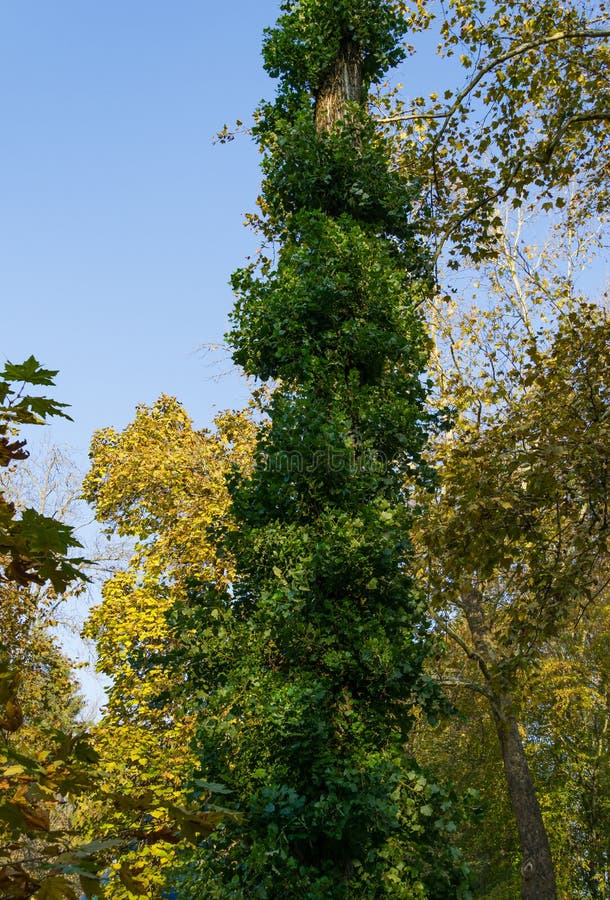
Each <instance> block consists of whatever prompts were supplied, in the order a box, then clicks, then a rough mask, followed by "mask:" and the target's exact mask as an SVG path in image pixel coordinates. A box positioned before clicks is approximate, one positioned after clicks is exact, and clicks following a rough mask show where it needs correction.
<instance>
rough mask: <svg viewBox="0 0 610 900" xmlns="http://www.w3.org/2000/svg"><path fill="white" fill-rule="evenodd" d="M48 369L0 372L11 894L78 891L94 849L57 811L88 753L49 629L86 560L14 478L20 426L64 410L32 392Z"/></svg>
mask: <svg viewBox="0 0 610 900" xmlns="http://www.w3.org/2000/svg"><path fill="white" fill-rule="evenodd" d="M55 374H56V372H54V371H51V370H48V369H44V368H42V367H41V366H40V365H39V363H38V362H37V361H36V360H35V359H34V358H33V357H30V359H28V360H26V362H25V363H23V364H21V365H13V364H11V363H7V364H6V366H5V368H4V370H3V372H2V373H0V464H1V465H2V466H3V467H4V468H5V469H6V472H5V473H3V476H2V482H1V487H2V491H1V494H0V629H1V632H2V649H1V653H0V891H1V892H2V895H3V896H5V897H12V898H15V900H20V898H28V897H31V896H34V895H35V896H38V897H46V898H48V900H54V898H62V897H64V898H76V897H77V894H76V890H75V888H76V885H75V882H74V879H75V877H77V876H78V875H82V876H83V877H84V878H88V877H91V878H93V876H94V875H95V872H96V870H97V860H96V858H95V853H96V851H97V850H99V849H100V847H99V845H94V846H91V845H89V846H86V845H85V844H84V843H83V842H82V841H79V835H78V834H76V833H75V832H74V831H73V829H72V827H71V822H70V820H69V817H67V816H66V815H65V808H66V807H67V806H68V805H69V804H70V803H71V802H72V801H73V799H74V798H76V797H78V796H79V795H80V794H82V793H83V792H84V791H87V790H89V789H90V788H91V785H92V781H93V772H92V766H93V764H94V763H95V754H94V752H93V750H92V749H91V747H90V746H89V744H88V743H87V740H86V735H84V734H82V733H79V732H82V728H80V729H79V728H78V723H77V719H76V717H77V715H78V713H79V711H80V707H81V704H80V700H79V698H78V696H77V691H76V685H75V680H74V678H73V676H72V672H71V670H70V666H69V662H68V660H67V659H66V658H65V656H64V655H63V654H62V653H61V651H60V650H59V648H58V646H57V643H56V641H55V639H54V637H53V635H52V633H51V631H50V628H51V627H52V619H51V618H50V616H51V615H52V611H53V610H54V608H55V607H56V605H57V603H58V600H59V595H60V594H63V593H65V592H66V590H67V589H68V588H69V586H70V585H71V583H73V582H76V584H77V585H78V584H79V582H81V583H82V579H83V577H84V576H83V575H82V574H81V566H82V563H83V560H82V559H81V558H74V557H72V556H69V555H68V554H69V553H70V551H72V550H74V549H75V548H79V547H80V546H81V545H80V543H79V542H78V541H77V540H76V538H75V536H74V532H73V529H72V528H71V527H70V526H69V525H67V524H64V523H63V522H62V521H60V520H58V519H57V518H55V517H54V516H52V515H48V514H47V513H48V512H49V511H50V510H48V509H47V510H45V509H44V499H45V497H46V496H47V495H44V496H43V503H42V504H41V507H42V508H39V509H36V508H34V507H33V506H28V505H25V504H23V503H22V502H20V499H22V498H20V496H19V495H20V492H19V490H18V489H16V484H15V483H14V482H18V481H19V477H18V476H16V477H15V476H14V475H13V472H14V466H15V465H20V464H21V463H22V462H23V461H24V460H25V459H27V456H28V453H27V451H26V450H25V441H24V440H20V439H19V437H18V431H19V429H20V427H22V426H24V425H33V424H42V423H43V422H44V421H45V420H46V419H47V418H49V417H52V416H55V415H61V416H65V415H66V414H65V413H64V412H63V409H64V408H65V405H64V404H60V403H57V402H56V401H53V400H49V399H48V398H46V397H41V396H38V394H37V393H36V390H37V388H39V387H41V386H44V387H48V386H52V385H53V377H54V376H55ZM32 389H33V392H32ZM75 728H76V731H75Z"/></svg>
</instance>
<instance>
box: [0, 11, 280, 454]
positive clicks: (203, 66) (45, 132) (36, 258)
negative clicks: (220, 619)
mask: <svg viewBox="0 0 610 900" xmlns="http://www.w3.org/2000/svg"><path fill="white" fill-rule="evenodd" d="M278 6H279V4H278V3H275V2H272V0H258V2H256V3H253V2H251V0H232V2H231V3H218V2H214V3H211V2H209V0H207V2H206V0H177V2H171V3H170V2H168V0H127V2H126V0H103V2H94V0H53V2H48V0H4V2H2V3H1V4H0V118H1V121H2V145H1V147H2V149H1V165H0V197H1V202H0V297H1V303H2V316H1V330H0V356H1V357H2V358H3V359H7V358H8V359H10V360H11V361H14V362H16V361H21V360H22V359H23V358H25V357H27V356H29V355H30V354H31V353H33V354H34V355H35V356H36V357H37V358H38V359H40V360H41V361H42V362H43V363H44V364H45V365H47V366H49V367H51V368H54V369H59V370H60V375H59V376H58V380H57V385H58V386H57V388H56V390H55V392H54V395H55V397H56V398H57V399H59V400H63V401H65V402H68V403H70V404H71V405H72V410H71V413H72V416H73V418H74V420H75V421H74V424H73V425H70V424H65V425H63V424H62V423H58V424H57V425H53V428H52V433H53V435H54V436H55V438H56V439H57V440H58V441H60V442H62V443H67V444H70V445H72V446H73V447H74V448H75V450H76V451H77V454H76V455H77V457H79V461H80V462H81V464H82V463H83V462H84V461H85V458H86V450H87V447H88V444H89V439H90V436H91V433H92V431H93V430H94V429H95V428H98V427H102V426H105V425H114V426H115V427H122V426H124V425H125V424H126V423H127V422H128V421H130V419H131V418H132V417H133V411H134V407H135V405H136V404H137V403H139V402H146V403H151V402H153V401H154V400H155V399H156V398H157V396H158V395H159V394H160V393H161V392H163V391H164V392H166V393H170V394H175V395H176V396H178V397H179V399H180V400H182V401H183V402H184V404H185V406H186V407H187V409H188V410H189V411H190V412H191V414H192V415H193V416H194V418H195V419H196V421H197V422H198V423H200V424H205V423H207V422H208V421H209V419H210V415H211V412H212V411H213V407H214V406H215V407H216V408H223V407H225V406H238V405H242V404H243V402H244V400H245V398H246V397H247V387H246V386H245V384H243V383H242V382H241V381H240V380H239V379H238V377H237V375H236V374H235V373H234V374H233V375H232V376H228V377H223V378H221V379H220V380H216V379H214V378H213V376H214V374H215V373H217V372H221V373H222V372H224V371H226V370H227V369H230V368H231V364H230V361H228V360H227V359H226V357H225V358H224V361H223V359H222V358H218V357H211V359H206V358H204V357H203V356H202V354H201V353H200V352H198V350H199V348H200V347H201V345H203V344H206V343H213V342H215V341H218V340H220V339H222V335H223V333H224V331H225V330H226V324H227V314H228V311H229V310H230V307H231V303H232V295H231V291H230V288H229V287H228V285H227V279H228V277H229V275H230V273H231V272H232V271H233V269H235V268H236V267H237V266H239V265H240V264H241V263H242V261H243V260H244V258H245V256H246V255H247V253H249V252H251V250H252V249H253V247H254V246H255V238H254V236H253V235H251V234H249V233H248V231H247V230H246V229H245V228H243V226H242V221H243V214H244V213H245V212H246V211H247V210H250V209H253V208H254V203H255V199H256V195H257V189H258V184H259V180H260V178H259V174H258V161H259V158H258V153H257V151H256V148H255V147H254V146H253V144H252V143H251V141H249V140H248V138H247V137H244V138H242V139H240V140H238V141H235V142H234V143H232V144H229V145H227V146H220V145H216V146H214V145H213V143H212V139H213V136H214V134H215V133H216V132H217V131H219V130H220V129H221V128H222V126H223V124H224V123H225V122H228V123H232V122H234V121H235V119H237V118H241V119H244V120H248V119H249V118H250V115H251V112H252V110H253V109H254V107H255V106H256V105H257V103H258V101H259V100H260V99H261V98H262V97H263V96H264V95H267V96H270V95H271V92H272V90H273V88H272V85H271V82H270V81H269V79H267V77H266V76H265V74H264V72H263V71H262V67H261V61H260V44H261V34H262V30H263V27H264V26H265V25H268V24H272V23H273V21H274V19H275V18H276V15H277V10H278ZM214 359H216V362H217V366H216V368H214V367H210V365H209V362H210V361H213V360H214ZM32 438H34V435H32Z"/></svg>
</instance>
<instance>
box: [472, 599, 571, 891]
mask: <svg viewBox="0 0 610 900" xmlns="http://www.w3.org/2000/svg"><path fill="white" fill-rule="evenodd" d="M462 608H463V610H464V614H465V615H466V620H467V622H468V628H469V629H470V634H471V636H472V641H473V644H474V647H475V651H476V659H477V662H478V665H479V668H480V670H481V673H482V674H483V677H484V679H485V681H486V683H487V686H488V688H489V696H490V703H491V710H492V714H493V718H494V723H495V726H496V731H497V733H498V739H499V741H500V748H501V750H502V759H503V762H504V773H505V775H506V783H507V786H508V793H509V796H510V802H511V806H512V809H513V813H514V816H515V821H516V823H517V831H518V833H519V842H520V844H521V855H522V860H523V862H522V865H521V897H522V900H557V886H556V884H555V867H554V866H553V859H552V857H551V848H550V846H549V839H548V836H547V833H546V829H545V827H544V820H543V818H542V812H541V811H540V804H539V803H538V798H537V796H536V790H535V788H534V782H533V780H532V775H531V772H530V769H529V765H528V762H527V757H526V755H525V750H524V748H523V741H522V740H521V735H520V734H519V726H518V725H517V721H516V719H515V717H514V715H513V713H512V703H511V698H510V696H509V695H508V692H507V691H505V690H503V688H502V687H501V686H500V685H499V684H498V680H497V677H495V676H494V674H493V669H494V667H496V666H497V665H498V662H499V661H498V656H497V653H496V649H495V646H494V640H493V634H492V631H491V628H490V627H489V624H488V622H487V621H486V618H485V615H484V609H485V606H484V601H483V596H482V594H481V592H480V591H478V590H471V591H467V592H465V593H464V594H463V595H462Z"/></svg>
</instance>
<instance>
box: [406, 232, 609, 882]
mask: <svg viewBox="0 0 610 900" xmlns="http://www.w3.org/2000/svg"><path fill="white" fill-rule="evenodd" d="M517 235H518V231H517ZM496 239H497V240H498V239H499V240H498V250H497V254H496V259H497V262H496V263H495V265H494V267H493V270H492V272H491V278H490V281H489V282H488V285H489V290H490V296H488V297H487V298H485V297H484V295H483V294H482V292H481V291H479V292H478V296H479V299H480V300H484V301H485V302H484V305H482V304H481V303H479V305H478V306H473V308H471V309H468V308H466V309H464V307H463V306H462V307H459V306H458V305H456V303H453V304H450V303H447V302H446V303H445V304H444V306H443V307H442V308H441V307H437V308H436V309H435V310H434V311H433V315H434V321H433V328H434V329H435V334H436V337H437V348H438V350H439V353H438V355H437V356H435V361H436V364H437V368H438V372H437V380H438V384H439V387H440V395H441V396H442V401H441V402H446V403H449V404H451V405H453V406H454V408H455V410H456V413H455V419H454V423H453V425H454V427H453V431H452V432H450V434H449V435H445V436H443V437H442V438H441V439H439V441H438V442H437V444H436V447H435V454H436V458H437V459H438V460H439V461H440V463H441V472H442V485H441V491H440V493H439V494H438V496H437V498H436V499H435V501H434V502H433V504H432V506H431V508H430V514H429V517H428V519H427V521H426V527H425V529H424V530H425V531H426V535H427V536H426V538H425V540H424V544H425V546H426V550H425V552H426V553H427V554H428V559H427V562H426V567H427V570H428V572H429V577H430V582H429V584H430V590H431V601H432V603H433V604H434V605H435V606H436V609H437V611H440V612H441V616H440V620H439V626H440V627H442V628H443V629H444V630H445V631H446V633H447V634H448V635H449V636H450V637H451V638H452V639H453V640H454V641H455V642H456V643H457V644H458V645H459V646H460V647H461V649H462V650H463V651H465V653H466V655H467V656H468V657H469V658H470V659H471V660H472V661H474V663H475V667H476V666H478V667H479V668H480V672H479V678H478V679H477V678H474V677H473V675H474V673H473V672H472V670H470V671H469V672H468V675H467V676H466V677H465V676H464V672H463V664H459V663H456V665H455V669H454V672H453V676H452V677H451V673H449V676H450V679H449V680H453V681H454V682H457V683H466V682H468V683H470V685H471V686H472V687H474V688H475V689H476V690H478V691H479V692H480V693H482V694H483V695H487V697H488V700H489V701H490V702H491V704H492V707H493V706H494V705H495V706H496V709H495V711H494V715H497V714H498V709H499V707H501V703H500V704H499V705H498V701H499V697H498V691H497V688H498V686H499V685H500V684H504V687H505V688H506V689H507V691H506V694H505V697H506V700H507V703H508V706H507V711H508V712H509V715H512V716H513V718H515V717H516V718H517V719H519V716H520V703H521V698H522V697H523V693H522V677H523V673H525V672H530V671H531V667H532V666H535V665H537V664H539V663H540V660H541V659H542V658H544V656H545V654H546V652H547V645H548V642H549V640H551V639H554V638H555V637H557V636H558V635H563V634H564V632H565V629H567V628H570V627H572V626H573V624H574V623H575V622H577V621H578V619H579V617H580V616H581V614H582V611H583V609H585V608H586V607H587V605H588V604H589V603H591V602H594V601H595V598H596V597H597V598H598V600H597V602H600V601H601V597H602V595H603V591H604V589H605V584H606V580H607V577H608V575H607V572H608V568H607V560H608V556H607V540H608V532H607V514H606V509H607V477H606V473H607V461H608V447H609V441H608V432H607V423H606V421H605V418H604V415H603V413H602V412H601V410H602V409H603V408H604V407H605V405H606V404H607V390H608V387H607V385H608V355H607V343H608V324H607V321H606V318H605V316H604V313H603V311H602V310H600V308H599V307H594V306H590V305H586V304H583V303H582V302H579V300H578V297H577V296H576V295H575V292H574V289H573V284H572V278H571V274H572V273H571V272H570V270H569V268H568V269H566V270H565V271H564V272H562V271H561V266H559V264H558V263H557V259H562V258H565V255H562V256H560V257H557V258H555V259H554V258H553V257H548V256H546V257H545V255H544V254H542V256H541V257H540V254H539V253H538V252H537V251H536V249H535V247H533V246H532V245H529V246H528V245H527V244H520V243H519V242H517V244H515V245H511V241H510V240H509V236H508V235H507V234H506V233H504V237H502V233H497V234H496ZM581 250H582V247H580V248H579V251H581ZM537 258H538V259H539V260H540V259H541V264H539V265H537V264H536V259H537ZM580 262H582V256H581V257H580ZM484 275H485V273H484V271H483V272H482V273H481V275H480V276H479V277H480V278H481V280H483V279H484ZM452 659H453V661H454V663H455V657H452ZM447 674H448V673H447V672H445V673H444V677H446V676H447ZM494 680H496V687H494V686H493V682H494ZM500 693H502V691H500ZM511 706H512V712H511V711H510V707H511ZM502 715H503V713H501V712H500V717H501V716H502ZM530 721H532V720H530ZM519 722H520V723H521V724H524V723H523V721H522V720H521V719H519ZM512 731H513V737H514V739H515V744H518V743H520V742H521V737H522V735H520V734H519V731H518V729H516V728H514V727H513V729H512ZM532 734H533V732H532ZM499 736H500V738H501V740H503V741H505V742H506V735H502V734H500V735H499ZM505 750H506V748H505ZM506 763H507V761H506V758H505V764H506ZM509 767H510V761H508V766H507V768H509ZM521 767H522V769H523V772H522V775H523V777H521V776H520V784H521V786H522V785H523V784H525V783H526V781H529V791H530V801H529V802H530V804H531V809H533V810H535V808H536V802H537V801H536V800H535V797H534V794H535V788H534V781H533V779H532V777H531V775H532V773H531V772H530V773H529V775H526V773H525V767H526V760H525V757H523V756H522V759H521ZM507 774H508V776H509V778H510V777H511V773H510V771H508V772H507ZM512 777H514V773H513V776H512ZM538 788H539V791H540V790H542V791H543V793H544V787H543V785H540V784H539V785H538ZM511 790H512V789H511ZM514 801H515V798H514V797H513V803H514ZM515 812H516V815H517V817H518V818H520V819H521V832H522V839H523V852H524V863H526V862H527V860H528V859H531V858H533V856H532V853H533V851H532V848H531V847H529V848H528V846H527V841H528V840H529V841H530V842H531V840H532V835H533V834H534V831H535V829H534V826H533V825H532V823H531V822H530V823H529V824H526V820H527V817H526V816H524V814H523V809H515ZM536 818H537V820H538V829H539V831H540V833H541V846H542V847H543V848H544V844H545V843H546V841H545V838H544V836H543V835H542V831H543V830H544V826H543V823H542V819H541V817H540V816H539V815H538V813H536ZM557 849H558V850H559V847H558V848H557ZM542 855H543V856H544V857H546V859H547V862H546V864H545V867H546V868H547V869H549V870H550V868H551V863H550V856H549V854H548V852H547V851H546V849H543V851H542ZM558 858H560V856H559V855H558ZM525 889H526V888H524V890H525ZM530 890H532V891H533V893H532V896H546V895H544V894H542V893H540V891H541V888H540V886H535V885H531V886H530ZM549 890H551V891H552V890H553V889H552V888H549ZM550 896H553V893H551V894H550Z"/></svg>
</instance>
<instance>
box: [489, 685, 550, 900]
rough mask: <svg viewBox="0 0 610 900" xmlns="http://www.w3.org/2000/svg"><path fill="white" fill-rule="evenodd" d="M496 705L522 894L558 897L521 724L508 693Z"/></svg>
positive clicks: (538, 899) (545, 899)
mask: <svg viewBox="0 0 610 900" xmlns="http://www.w3.org/2000/svg"><path fill="white" fill-rule="evenodd" d="M492 708H493V715H494V721H495V725H496V731H497V733H498V739H499V741H500V747H501V749H502V759H503V761H504V772H505V774H506V782H507V785H508V792H509V795H510V802H511V806H512V808H513V812H514V814H515V820H516V822H517V831H518V832H519V841H520V843H521V852H522V856H523V864H522V866H521V878H522V882H521V897H522V898H523V900H556V898H557V887H556V884H555V870H554V867H553V860H552V857H551V848H550V846H549V840H548V837H547V833H546V829H545V827H544V822H543V819H542V813H541V811H540V805H539V803H538V798H537V796H536V791H535V788H534V783H533V781H532V775H531V772H530V770H529V765H528V762H527V757H526V755H525V750H524V748H523V741H522V740H521V735H520V733H519V726H518V725H517V721H516V719H515V717H514V715H513V714H512V713H511V712H510V701H509V698H508V697H501V698H500V702H499V703H497V704H493V705H492Z"/></svg>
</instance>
